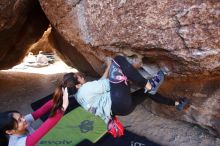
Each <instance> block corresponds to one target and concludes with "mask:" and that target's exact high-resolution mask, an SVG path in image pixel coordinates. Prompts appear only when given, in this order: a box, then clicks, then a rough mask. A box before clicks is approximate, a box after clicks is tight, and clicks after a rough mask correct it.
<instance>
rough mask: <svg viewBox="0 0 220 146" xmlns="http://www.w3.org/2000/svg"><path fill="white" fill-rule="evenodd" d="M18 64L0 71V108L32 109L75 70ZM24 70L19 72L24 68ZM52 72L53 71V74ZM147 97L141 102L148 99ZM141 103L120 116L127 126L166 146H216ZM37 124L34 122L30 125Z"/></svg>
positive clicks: (192, 128)
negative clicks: (34, 67) (148, 109)
mask: <svg viewBox="0 0 220 146" xmlns="http://www.w3.org/2000/svg"><path fill="white" fill-rule="evenodd" d="M29 69H31V68H25V69H24V68H23V69H22V67H21V66H20V69H19V67H18V68H17V69H13V71H12V70H11V71H0V112H2V111H6V110H18V111H20V112H22V113H23V114H28V113H30V112H32V109H31V107H30V104H31V103H32V102H34V101H36V100H38V99H40V98H42V97H44V96H46V95H48V94H50V93H52V92H53V91H54V89H55V87H56V86H57V85H58V84H59V83H60V81H61V79H62V76H63V74H64V73H65V72H70V71H76V70H74V69H71V68H69V67H67V66H65V65H64V64H63V63H62V62H58V63H55V64H53V65H51V66H48V67H44V68H40V69H38V70H36V69H33V68H32V72H35V73H30V71H29ZM24 70H25V72H21V71H24ZM53 73H54V74H53ZM149 100H150V99H147V100H146V101H145V102H149ZM144 105H145V104H144V103H143V104H141V105H139V106H138V107H137V108H136V109H135V111H134V112H133V113H132V114H130V115H128V116H124V117H120V119H121V121H122V123H123V124H124V126H125V127H127V129H128V130H131V131H133V132H134V133H137V134H139V135H143V136H145V137H146V138H148V139H149V140H152V141H154V142H156V143H158V144H161V145H167V146H220V139H219V138H216V137H214V136H212V135H210V134H208V133H207V131H205V130H204V129H201V128H200V127H198V126H196V125H192V124H189V123H185V122H181V121H172V120H170V119H165V118H162V117H158V116H156V115H154V114H152V113H150V112H149V111H147V110H146V108H145V106H144ZM39 124H41V122H40V121H38V122H36V123H35V125H34V127H35V128H37V127H38V126H39Z"/></svg>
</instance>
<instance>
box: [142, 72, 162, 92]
mask: <svg viewBox="0 0 220 146" xmlns="http://www.w3.org/2000/svg"><path fill="white" fill-rule="evenodd" d="M148 81H149V83H150V84H151V89H150V90H149V91H147V89H146V88H145V92H148V93H150V94H152V95H154V94H156V93H157V90H158V89H159V87H160V85H161V84H162V83H163V81H164V72H163V71H162V70H159V71H158V72H157V75H156V76H154V77H153V78H151V79H149V80H148Z"/></svg>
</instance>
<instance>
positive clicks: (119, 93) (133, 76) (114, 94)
mask: <svg viewBox="0 0 220 146" xmlns="http://www.w3.org/2000/svg"><path fill="white" fill-rule="evenodd" d="M114 60H115V61H116V62H117V63H118V64H119V65H120V67H121V70H122V72H123V73H124V75H125V76H126V77H127V78H128V79H129V80H131V81H132V82H133V83H135V84H137V85H138V86H140V87H141V88H144V87H145V85H146V84H147V79H145V78H144V77H142V75H141V74H140V73H139V72H138V71H137V69H135V68H134V67H133V66H132V65H131V64H130V63H129V62H128V61H127V60H126V58H125V57H123V56H116V57H115V58H114ZM142 93H143V94H142V95H144V96H148V97H150V98H151V99H153V100H154V101H156V102H159V103H162V104H166V105H173V106H174V105H175V101H174V100H172V99H169V98H166V97H163V96H162V95H160V94H155V95H151V94H144V90H143V92H142ZM110 94H111V100H112V112H113V114H114V115H127V114H129V113H131V112H132V111H133V110H134V108H135V106H136V105H137V104H138V102H133V101H132V99H133V100H134V96H135V95H133V97H132V94H131V92H130V85H129V84H128V85H126V84H125V82H121V83H117V84H115V83H111V82H110ZM139 94H140V93H139Z"/></svg>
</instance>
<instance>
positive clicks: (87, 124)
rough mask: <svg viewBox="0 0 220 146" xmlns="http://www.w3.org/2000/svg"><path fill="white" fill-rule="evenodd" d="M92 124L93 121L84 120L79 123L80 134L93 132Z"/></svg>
mask: <svg viewBox="0 0 220 146" xmlns="http://www.w3.org/2000/svg"><path fill="white" fill-rule="evenodd" d="M93 124H94V122H93V121H90V120H84V121H82V122H81V123H80V125H79V129H80V131H81V132H82V133H87V132H89V131H92V130H93Z"/></svg>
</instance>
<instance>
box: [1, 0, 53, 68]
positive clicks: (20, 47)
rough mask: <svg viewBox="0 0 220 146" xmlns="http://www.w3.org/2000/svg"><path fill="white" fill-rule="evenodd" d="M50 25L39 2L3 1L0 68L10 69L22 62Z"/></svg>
mask: <svg viewBox="0 0 220 146" xmlns="http://www.w3.org/2000/svg"><path fill="white" fill-rule="evenodd" d="M48 24H49V21H48V19H47V18H46V16H45V15H44V13H43V11H42V10H41V7H40V5H39V2H38V1H36V0H1V1H0V68H1V69H8V68H11V67H13V66H14V65H16V64H18V63H19V62H21V61H22V59H23V58H24V56H25V54H26V52H27V50H28V48H29V46H30V45H31V44H33V43H34V42H36V41H37V40H38V39H39V38H40V37H41V36H42V34H43V32H44V31H45V30H46V29H47V27H48Z"/></svg>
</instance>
